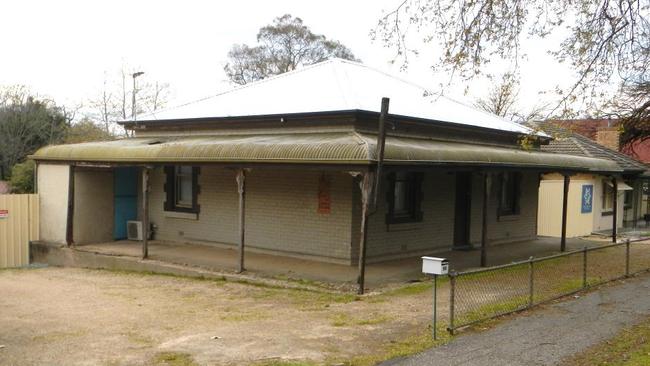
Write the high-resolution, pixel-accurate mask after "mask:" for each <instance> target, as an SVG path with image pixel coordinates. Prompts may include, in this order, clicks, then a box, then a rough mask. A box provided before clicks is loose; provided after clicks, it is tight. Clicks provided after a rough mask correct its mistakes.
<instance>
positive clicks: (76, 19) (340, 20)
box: [0, 0, 571, 109]
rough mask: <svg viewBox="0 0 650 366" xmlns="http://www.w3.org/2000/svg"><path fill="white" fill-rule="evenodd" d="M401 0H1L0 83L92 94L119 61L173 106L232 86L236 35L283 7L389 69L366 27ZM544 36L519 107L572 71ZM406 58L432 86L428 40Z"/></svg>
mask: <svg viewBox="0 0 650 366" xmlns="http://www.w3.org/2000/svg"><path fill="white" fill-rule="evenodd" d="M400 1H401V0H354V1H352V0H328V1H318V2H316V1H304V0H302V1H291V0H286V1H277V0H274V1H243V0H240V1H227V2H226V1H207V0H206V1H199V0H185V1H161V0H157V1H135V0H131V1H123V0H111V1H89V0H86V1H66V0H57V1H47V0H43V1H36V0H20V1H18V0H16V1H3V2H2V5H0V12H1V13H2V15H3V16H2V18H3V19H2V22H0V31H1V32H2V33H1V34H3V41H2V46H3V52H2V57H0V84H5V85H7V84H24V85H27V86H28V87H29V88H30V89H32V90H33V91H34V92H37V93H39V94H41V95H46V96H49V97H51V98H53V99H54V100H55V101H57V103H59V104H76V103H78V102H81V101H84V100H87V99H89V98H93V97H96V96H97V95H98V94H99V93H100V91H101V89H102V84H103V80H104V75H105V73H106V74H108V75H109V76H110V75H114V74H115V73H116V72H117V71H118V70H119V69H120V67H121V65H122V64H126V65H129V66H135V67H137V68H138V69H140V70H142V71H145V72H146V74H145V75H144V76H143V78H146V79H148V80H158V81H164V82H169V83H170V85H171V90H172V98H171V100H170V103H169V104H170V106H171V105H175V104H179V103H181V102H185V101H189V100H194V99H198V98H201V97H205V96H209V95H213V94H215V93H217V92H219V91H222V90H225V89H227V88H228V87H229V84H228V83H227V82H226V76H225V74H224V72H223V65H224V64H225V62H226V60H227V57H226V55H227V53H228V50H229V49H230V47H231V46H232V44H233V43H248V44H254V42H255V35H256V34H257V31H258V29H259V28H260V27H261V26H264V25H266V24H269V23H271V22H272V20H273V18H274V17H276V16H280V15H282V14H285V13H290V14H292V15H294V16H298V17H301V18H302V19H303V21H304V23H305V24H306V25H307V26H309V27H310V28H311V29H312V31H314V32H316V33H321V34H325V35H326V36H327V37H329V38H333V39H337V40H339V41H341V42H342V43H343V44H345V45H346V46H348V47H349V48H350V49H351V50H352V51H353V52H354V54H355V55H356V56H357V57H358V58H360V59H361V60H362V61H363V62H364V63H366V64H368V65H371V66H374V67H377V68H380V69H383V70H386V71H389V72H394V73H400V70H399V67H397V66H395V65H392V66H391V65H390V63H389V61H390V60H391V58H392V56H393V55H394V50H391V49H387V48H385V47H384V45H382V44H381V43H378V42H372V40H371V39H370V37H369V32H370V30H371V29H372V28H373V27H374V26H375V25H376V23H377V20H378V19H379V18H380V17H381V15H382V14H383V13H384V12H385V11H386V10H390V9H393V8H394V7H395V6H396V5H397V4H399V3H400ZM548 43H549V42H546V44H544V43H534V44H530V45H529V47H527V49H526V51H527V52H528V59H529V61H527V62H524V63H523V64H522V65H521V66H522V87H521V92H520V104H521V106H522V107H523V108H524V109H526V108H530V107H532V106H533V105H534V104H537V103H539V101H540V100H544V98H546V97H540V96H539V95H538V92H540V91H543V90H549V89H552V88H553V87H554V86H555V85H556V84H557V83H558V81H562V80H568V79H569V78H570V77H571V74H570V72H569V71H568V70H567V69H566V68H564V67H561V66H559V65H557V64H556V63H555V62H554V61H553V60H552V58H550V57H549V56H547V55H546V50H545V48H547V47H548V46H549V44H548ZM422 51H423V52H422V53H421V56H420V57H418V58H415V59H412V60H411V63H410V66H409V68H408V70H406V71H404V72H401V73H402V75H401V76H402V77H404V78H406V79H409V80H412V81H415V82H417V83H419V84H421V85H423V86H425V87H430V88H434V87H436V85H438V80H436V79H435V77H434V76H433V74H432V72H431V70H430V68H429V67H430V66H431V65H432V63H433V58H434V57H435V55H436V52H437V51H438V50H436V49H434V48H433V47H432V46H431V45H429V46H428V47H427V48H425V49H422ZM488 85H489V84H487V83H486V82H484V81H483V82H481V81H477V82H475V83H473V84H472V85H471V89H470V94H469V95H466V96H464V98H463V90H464V87H465V85H460V84H455V85H454V88H451V90H449V91H448V93H449V94H451V95H453V96H454V97H457V98H463V99H464V100H465V101H466V102H467V103H468V104H471V103H472V101H473V99H474V98H476V97H477V96H481V95H484V94H485V92H486V88H487V87H488Z"/></svg>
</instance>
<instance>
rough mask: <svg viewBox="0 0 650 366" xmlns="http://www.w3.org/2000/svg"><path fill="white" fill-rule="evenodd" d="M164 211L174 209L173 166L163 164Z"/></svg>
mask: <svg viewBox="0 0 650 366" xmlns="http://www.w3.org/2000/svg"><path fill="white" fill-rule="evenodd" d="M164 171H165V206H164V207H165V211H172V210H173V209H174V184H175V182H174V167H173V166H165V168H164Z"/></svg>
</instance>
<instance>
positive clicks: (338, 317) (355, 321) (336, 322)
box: [331, 313, 392, 327]
mask: <svg viewBox="0 0 650 366" xmlns="http://www.w3.org/2000/svg"><path fill="white" fill-rule="evenodd" d="M390 320H392V318H391V317H389V316H386V315H380V314H374V315H373V316H371V317H367V318H356V317H353V316H351V315H349V314H347V313H338V314H334V315H333V316H332V323H331V324H332V326H334V327H350V326H355V325H358V326H363V325H376V324H382V323H386V322H388V321H390Z"/></svg>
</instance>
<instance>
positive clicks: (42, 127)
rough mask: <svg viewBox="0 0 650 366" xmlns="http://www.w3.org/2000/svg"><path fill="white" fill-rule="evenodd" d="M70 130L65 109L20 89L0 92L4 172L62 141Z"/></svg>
mask: <svg viewBox="0 0 650 366" xmlns="http://www.w3.org/2000/svg"><path fill="white" fill-rule="evenodd" d="M68 126H69V120H68V116H67V115H66V112H65V111H64V109H63V108H61V107H58V106H57V105H56V104H54V103H53V102H51V101H49V100H46V99H41V98H39V97H37V96H34V95H32V94H31V93H29V92H28V91H27V89H26V88H24V87H21V86H14V87H8V88H4V89H2V90H0V165H1V166H2V171H3V172H9V171H11V168H12V167H13V166H14V165H15V164H17V163H19V162H22V161H24V160H25V158H26V157H27V155H29V154H31V153H33V152H34V151H36V150H37V149H38V148H40V147H42V146H45V145H48V144H53V143H58V142H61V141H63V139H64V137H65V133H66V130H67V128H68Z"/></svg>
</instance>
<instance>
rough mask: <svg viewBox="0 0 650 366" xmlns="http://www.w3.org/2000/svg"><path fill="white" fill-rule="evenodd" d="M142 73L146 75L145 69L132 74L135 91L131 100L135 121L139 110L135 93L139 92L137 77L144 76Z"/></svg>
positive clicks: (132, 115)
mask: <svg viewBox="0 0 650 366" xmlns="http://www.w3.org/2000/svg"><path fill="white" fill-rule="evenodd" d="M142 75H144V71H138V72H134V73H133V74H131V76H133V93H132V94H133V99H132V100H131V118H132V119H133V120H134V121H135V119H136V111H137V108H136V107H135V95H136V93H137V92H138V89H137V88H136V87H135V79H136V78H137V77H138V76H142Z"/></svg>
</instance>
